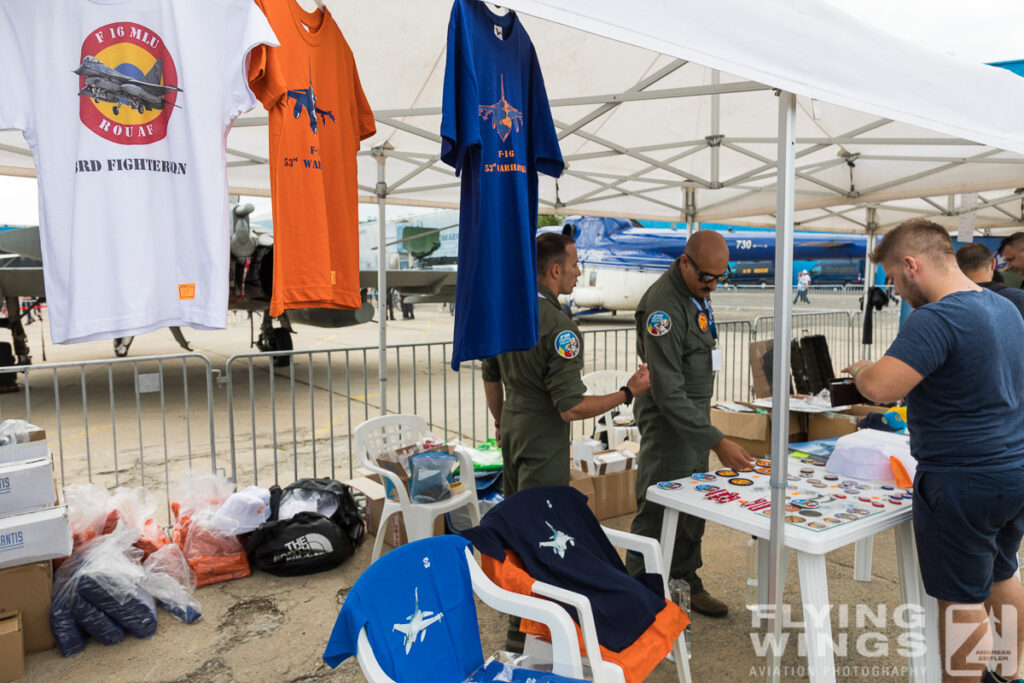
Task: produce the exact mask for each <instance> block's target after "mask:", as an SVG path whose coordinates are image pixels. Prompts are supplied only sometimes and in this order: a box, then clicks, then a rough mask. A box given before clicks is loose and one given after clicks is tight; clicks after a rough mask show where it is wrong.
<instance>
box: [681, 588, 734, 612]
mask: <svg viewBox="0 0 1024 683" xmlns="http://www.w3.org/2000/svg"><path fill="white" fill-rule="evenodd" d="M690 608H691V609H692V610H693V611H694V612H696V613H697V614H703V615H704V616H706V617H713V618H715V619H721V618H722V617H724V616H726V615H728V614H729V606H728V605H726V604H725V603H724V602H722V601H721V600H719V599H718V598H713V597H711V594H710V593H708V592H707V591H705V590H702V591H700V592H699V593H694V594H693V595H691V596H690Z"/></svg>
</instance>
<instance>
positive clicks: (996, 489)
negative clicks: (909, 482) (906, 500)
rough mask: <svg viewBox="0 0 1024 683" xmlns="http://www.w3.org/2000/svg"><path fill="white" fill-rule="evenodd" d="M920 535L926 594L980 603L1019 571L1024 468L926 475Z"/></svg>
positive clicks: (920, 493) (919, 494)
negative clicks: (995, 584) (998, 582)
mask: <svg viewBox="0 0 1024 683" xmlns="http://www.w3.org/2000/svg"><path fill="white" fill-rule="evenodd" d="M914 536H915V538H916V541H917V557H918V561H919V563H920V565H921V578H922V579H923V580H924V588H925V592H926V593H928V595H930V596H932V597H933V598H937V599H939V600H946V601H947V602H959V603H980V602H984V601H985V600H986V599H988V597H989V593H990V592H991V590H992V583H993V582H994V581H1005V580H1006V579H1008V578H1010V577H1011V576H1013V575H1014V573H1015V572H1016V571H1017V551H1018V549H1019V548H1020V542H1021V537H1022V536H1024V467H1022V468H1017V469H1011V470H1000V471H997V472H984V471H979V472H967V473H965V472H921V471H918V473H917V476H916V477H915V478H914Z"/></svg>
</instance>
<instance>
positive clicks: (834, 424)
mask: <svg viewBox="0 0 1024 683" xmlns="http://www.w3.org/2000/svg"><path fill="white" fill-rule="evenodd" d="M887 410H889V409H888V408H884V407H882V406H872V405H856V406H850V407H849V408H845V409H843V410H842V411H841V412H840V411H836V412H833V413H819V414H816V415H811V416H810V420H809V422H808V425H807V440H808V441H817V440H818V439H832V438H834V437H837V436H846V435H847V434H852V433H854V432H855V431H857V424H858V423H859V422H860V421H861V420H863V419H864V417H865V416H867V415H869V414H871V413H884V412H885V411H887Z"/></svg>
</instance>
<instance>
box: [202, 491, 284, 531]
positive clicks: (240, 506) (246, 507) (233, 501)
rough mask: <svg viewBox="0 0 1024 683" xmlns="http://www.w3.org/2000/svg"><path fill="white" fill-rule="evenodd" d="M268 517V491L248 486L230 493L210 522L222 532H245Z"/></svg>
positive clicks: (253, 528)
mask: <svg viewBox="0 0 1024 683" xmlns="http://www.w3.org/2000/svg"><path fill="white" fill-rule="evenodd" d="M269 518H270V491H269V490H267V489H265V488H261V487H259V486H249V487H247V488H245V489H242V490H241V491H238V492H237V493H232V494H231V495H230V496H228V499H227V500H226V501H224V504H223V505H221V506H220V508H218V509H217V512H216V513H215V514H214V515H213V518H212V520H211V523H212V524H213V526H214V528H215V529H217V530H218V531H220V532H221V533H223V534H247V533H249V532H250V531H255V530H256V528H257V527H258V526H259V525H260V524H263V523H264V522H266V521H267V519H269Z"/></svg>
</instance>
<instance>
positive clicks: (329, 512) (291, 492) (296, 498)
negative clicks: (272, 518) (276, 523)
mask: <svg viewBox="0 0 1024 683" xmlns="http://www.w3.org/2000/svg"><path fill="white" fill-rule="evenodd" d="M338 504H339V503H338V496H337V495H336V494H334V493H332V492H330V491H318V490H316V489H303V488H294V489H286V490H285V491H283V492H282V493H281V503H280V505H279V506H278V509H277V518H278V519H291V518H292V517H294V516H295V515H297V514H299V513H300V512H316V513H319V514H321V515H323V516H324V517H331V516H333V515H334V513H335V512H337V511H338Z"/></svg>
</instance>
